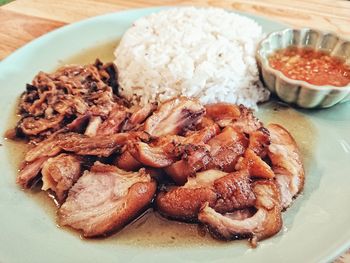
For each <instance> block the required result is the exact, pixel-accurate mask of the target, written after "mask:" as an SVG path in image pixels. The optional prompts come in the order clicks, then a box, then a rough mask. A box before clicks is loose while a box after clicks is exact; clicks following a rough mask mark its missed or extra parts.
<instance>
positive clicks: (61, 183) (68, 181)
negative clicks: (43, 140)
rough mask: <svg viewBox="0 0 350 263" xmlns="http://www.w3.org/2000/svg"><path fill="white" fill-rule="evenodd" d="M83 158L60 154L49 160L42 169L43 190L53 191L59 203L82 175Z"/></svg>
mask: <svg viewBox="0 0 350 263" xmlns="http://www.w3.org/2000/svg"><path fill="white" fill-rule="evenodd" d="M81 162H82V160H81V158H80V157H78V156H76V155H71V154H64V153H62V154H60V155H58V156H56V157H53V158H49V159H48V160H47V161H46V162H45V163H44V165H43V167H42V171H41V174H42V181H43V185H42V188H41V189H42V190H44V191H46V190H49V189H50V190H51V191H52V192H53V193H54V194H55V196H56V200H57V201H58V202H59V203H62V202H63V200H64V199H65V197H66V194H67V191H68V190H69V189H70V188H71V187H72V186H73V184H74V183H75V182H76V181H77V180H78V178H79V177H80V175H81V172H82V171H81Z"/></svg>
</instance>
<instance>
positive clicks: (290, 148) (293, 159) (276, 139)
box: [268, 124, 305, 208]
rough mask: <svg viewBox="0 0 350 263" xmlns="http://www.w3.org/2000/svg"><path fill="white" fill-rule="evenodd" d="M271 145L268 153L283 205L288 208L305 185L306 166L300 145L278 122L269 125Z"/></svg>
mask: <svg viewBox="0 0 350 263" xmlns="http://www.w3.org/2000/svg"><path fill="white" fill-rule="evenodd" d="M268 130H269V131H270V134H271V145H270V146H269V148H268V155H269V157H270V160H271V163H272V169H273V171H274V173H275V174H276V182H277V184H278V186H279V188H280V191H281V197H282V207H283V208H287V207H288V206H289V205H290V204H291V203H292V199H293V197H294V196H296V195H297V194H298V193H299V192H300V191H301V190H302V189H303V186H304V178H305V173H304V167H303V162H302V160H301V156H300V153H299V150H298V146H297V144H296V142H295V141H294V139H293V137H292V136H291V135H290V134H289V132H288V131H287V130H286V129H284V128H283V127H282V126H280V125H278V124H270V125H268Z"/></svg>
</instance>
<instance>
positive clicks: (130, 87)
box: [114, 7, 269, 108]
mask: <svg viewBox="0 0 350 263" xmlns="http://www.w3.org/2000/svg"><path fill="white" fill-rule="evenodd" d="M261 38H262V29H261V27H260V25H258V24H257V23H256V22H255V21H253V20H252V19H250V18H248V17H245V16H241V15H237V14H234V13H232V12H228V11H225V10H223V9H219V8H194V7H183V8H171V9H167V10H164V11H160V12H158V13H154V14H151V15H149V16H146V17H142V18H140V19H138V20H137V21H136V22H135V23H134V24H133V26H132V27H131V28H130V29H128V30H127V31H126V33H125V34H124V36H123V38H122V39H121V42H120V44H119V46H118V48H117V49H116V50H115V61H114V63H115V64H116V66H117V68H118V72H119V85H120V92H121V94H122V95H123V96H125V97H126V98H128V99H131V100H133V101H134V102H135V103H141V104H142V105H144V104H146V103H148V102H154V101H164V100H167V99H169V98H172V97H175V96H180V95H182V96H187V97H195V98H198V99H199V100H200V101H201V102H202V103H204V104H207V103H214V102H229V103H236V104H243V105H245V106H247V107H251V108H255V107H256V103H257V102H260V101H265V100H267V99H268V97H269V92H268V91H267V90H266V89H265V88H263V87H262V85H261V84H260V82H259V74H258V69H257V65H256V60H255V49H256V46H257V43H258V41H259V40H260V39H261Z"/></svg>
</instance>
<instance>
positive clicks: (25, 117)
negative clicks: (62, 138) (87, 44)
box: [17, 61, 117, 138]
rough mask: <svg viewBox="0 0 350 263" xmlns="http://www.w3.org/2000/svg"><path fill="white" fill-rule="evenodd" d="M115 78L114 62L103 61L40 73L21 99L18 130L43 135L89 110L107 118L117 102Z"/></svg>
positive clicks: (23, 132)
mask: <svg viewBox="0 0 350 263" xmlns="http://www.w3.org/2000/svg"><path fill="white" fill-rule="evenodd" d="M115 78H116V72H115V69H114V68H113V66H112V64H109V65H103V64H102V63H101V62H100V61H96V62H95V64H92V65H87V66H66V67H63V68H60V69H59V70H57V71H56V72H54V73H52V74H47V73H44V72H40V73H39V74H38V75H37V76H36V77H35V78H34V80H33V82H32V84H31V85H27V90H26V92H24V93H23V95H22V97H21V99H20V104H19V105H20V108H19V113H20V114H21V115H22V120H21V121H20V122H19V124H18V126H17V129H18V133H19V134H23V135H24V136H25V137H30V138H33V136H36V138H40V137H43V138H44V137H46V136H48V135H50V134H52V133H53V132H55V131H58V130H60V129H62V128H63V127H65V126H66V125H67V124H69V123H70V122H72V121H74V119H76V118H79V117H80V116H84V115H85V114H86V113H88V112H90V113H91V114H93V115H98V116H105V117H107V116H108V114H109V113H110V111H111V110H112V108H113V106H114V104H115V103H116V102H117V100H116V98H115V95H114V94H113V89H114V90H116V89H117V86H116V82H115ZM111 85H112V86H111Z"/></svg>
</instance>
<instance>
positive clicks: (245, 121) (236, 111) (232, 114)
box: [206, 103, 262, 134]
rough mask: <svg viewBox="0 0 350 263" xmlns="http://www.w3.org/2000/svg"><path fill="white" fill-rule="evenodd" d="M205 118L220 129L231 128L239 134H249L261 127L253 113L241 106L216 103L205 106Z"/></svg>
mask: <svg viewBox="0 0 350 263" xmlns="http://www.w3.org/2000/svg"><path fill="white" fill-rule="evenodd" d="M206 111H207V114H206V116H207V117H209V118H212V119H213V120H214V121H215V122H216V123H217V124H218V125H219V126H220V127H227V126H231V127H232V128H234V129H235V130H237V131H239V132H244V133H246V134H250V133H252V132H253V131H256V130H257V129H259V128H261V127H262V123H261V122H260V121H259V120H258V119H257V118H256V117H255V116H254V114H253V112H252V111H251V110H249V109H248V108H246V107H244V106H243V105H240V106H237V105H232V104H227V103H216V104H210V105H207V106H206Z"/></svg>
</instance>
